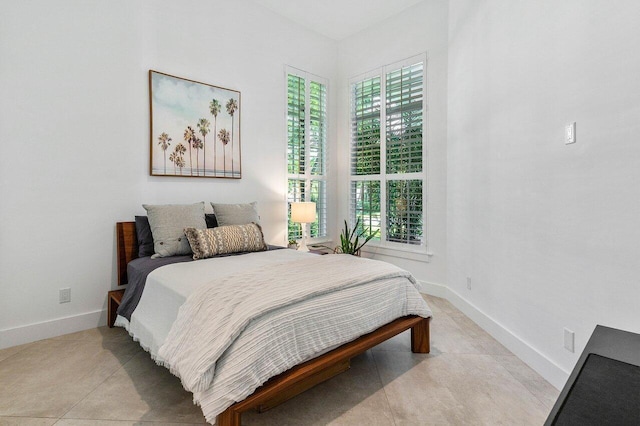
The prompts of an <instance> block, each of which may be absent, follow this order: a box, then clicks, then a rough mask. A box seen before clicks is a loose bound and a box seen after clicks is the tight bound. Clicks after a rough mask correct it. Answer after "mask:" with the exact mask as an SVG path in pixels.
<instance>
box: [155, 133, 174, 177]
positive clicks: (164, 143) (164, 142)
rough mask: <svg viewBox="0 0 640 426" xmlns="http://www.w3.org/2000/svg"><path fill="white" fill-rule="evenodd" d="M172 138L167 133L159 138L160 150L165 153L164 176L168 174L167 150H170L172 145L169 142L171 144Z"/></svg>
mask: <svg viewBox="0 0 640 426" xmlns="http://www.w3.org/2000/svg"><path fill="white" fill-rule="evenodd" d="M171 140H172V139H171V138H170V137H169V135H168V134H166V133H164V132H163V133H162V134H161V135H160V136H159V137H158V145H160V149H162V150H163V151H164V174H165V175H166V174H167V148H169V145H171V144H170V143H169V142H171Z"/></svg>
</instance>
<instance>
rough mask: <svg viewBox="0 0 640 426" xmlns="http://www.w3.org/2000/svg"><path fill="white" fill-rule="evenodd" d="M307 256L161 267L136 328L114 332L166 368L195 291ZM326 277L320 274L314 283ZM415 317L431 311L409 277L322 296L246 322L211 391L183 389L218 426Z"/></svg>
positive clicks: (280, 254) (273, 254) (218, 361)
mask: <svg viewBox="0 0 640 426" xmlns="http://www.w3.org/2000/svg"><path fill="white" fill-rule="evenodd" d="M309 256H314V257H317V255H310V254H303V253H300V252H297V251H294V250H274V251H267V252H258V253H252V254H248V255H243V256H237V257H226V258H215V259H206V260H199V261H197V262H188V263H178V264H172V265H167V266H164V267H162V268H159V269H156V270H155V271H153V272H152V273H151V274H149V276H148V278H147V283H146V286H145V290H144V292H143V295H142V298H141V300H140V303H139V304H138V307H137V308H136V310H135V312H134V313H133V315H132V317H131V323H128V322H127V321H126V319H124V318H122V317H118V319H117V321H116V325H121V326H124V327H125V328H127V330H128V331H129V333H130V334H131V335H132V336H133V337H134V339H136V340H139V341H140V344H141V345H142V346H143V347H144V348H145V349H146V350H148V351H149V352H150V353H151V356H152V357H153V358H154V359H156V360H157V361H158V362H160V363H162V364H166V362H165V361H166V360H164V359H162V357H160V356H159V353H161V352H163V345H165V344H167V347H169V346H172V351H173V352H175V349H176V348H177V347H179V346H180V345H179V344H177V343H176V342H175V339H173V340H171V341H169V342H167V336H168V335H169V334H170V332H171V328H172V326H174V322H175V320H176V318H177V317H178V312H179V310H180V307H181V306H182V305H183V304H184V303H185V301H186V300H187V298H188V297H189V295H191V294H192V293H194V292H197V291H198V289H200V293H202V291H203V290H202V288H203V286H205V285H206V284H207V283H209V282H211V281H212V280H222V281H228V278H225V277H228V276H229V275H234V274H236V275H237V274H246V273H247V272H248V271H250V270H251V269H262V268H263V267H264V266H266V265H286V266H280V267H279V268H280V269H281V272H282V268H287V266H288V265H289V264H290V265H291V266H292V271H293V270H294V269H295V268H294V267H293V264H291V262H296V261H299V260H303V259H308V258H309ZM368 262H372V261H368ZM304 263H305V261H302V262H300V265H302V264H304ZM306 263H309V262H306ZM368 265H373V264H368ZM326 272H327V271H324V272H323V271H318V273H317V274H316V276H318V275H322V274H325V275H326ZM261 273H262V272H261ZM292 273H293V272H292ZM300 281H301V282H303V280H300ZM308 281H309V282H310V281H313V280H308ZM220 309H222V307H220ZM410 314H416V315H421V316H423V317H428V316H431V311H430V310H429V308H428V306H427V305H426V303H425V302H424V300H423V299H422V297H421V296H420V294H419V293H418V291H417V290H416V288H415V286H414V284H413V282H412V279H410V278H407V277H402V276H400V277H398V276H396V277H391V278H385V279H378V280H374V281H371V282H368V283H364V284H361V285H354V286H351V287H347V288H344V289H341V290H340V291H336V292H329V293H323V294H319V295H317V296H315V297H311V298H308V299H304V300H301V301H298V302H296V303H294V304H292V305H288V306H284V307H282V308H279V309H275V310H271V311H268V312H266V313H264V314H263V315H261V316H259V317H258V318H256V319H255V320H252V321H251V322H249V323H248V325H246V328H244V330H243V331H242V333H241V334H240V335H239V336H238V337H237V338H236V339H235V340H233V341H232V343H231V344H230V346H228V345H227V346H228V347H226V346H225V347H226V350H224V352H222V354H221V355H220V356H219V357H216V358H215V374H214V375H213V381H212V383H211V384H210V386H209V384H208V383H207V386H208V387H206V389H204V390H202V391H198V388H197V387H195V386H189V384H186V386H185V388H187V389H188V390H195V392H194V401H195V402H196V403H197V404H199V405H200V406H201V407H202V410H203V412H204V414H205V417H206V419H207V421H209V422H212V423H213V422H214V421H215V417H216V416H217V415H218V414H219V413H220V412H222V411H224V409H226V408H227V407H228V406H230V405H232V404H233V403H234V402H236V401H240V400H242V399H244V398H245V397H247V396H248V395H250V394H251V393H253V391H254V390H255V389H256V388H257V387H259V386H260V385H261V384H262V383H264V382H265V381H266V380H267V379H268V378H270V377H272V376H274V375H277V374H279V373H281V372H283V371H286V370H288V369H289V368H291V367H292V366H294V365H297V364H299V363H301V362H304V361H306V360H308V359H311V358H314V357H316V356H318V355H320V354H322V353H325V352H327V351H329V350H331V349H333V348H335V347H337V346H339V345H341V344H344V343H346V342H348V341H351V340H353V339H355V338H356V337H358V336H360V335H362V334H365V333H368V332H370V331H373V330H375V329H376V328H378V327H380V326H382V325H384V324H386V323H388V322H390V321H392V320H393V319H395V318H399V317H402V316H405V315H410ZM212 327H215V325H213V324H212ZM173 334H175V332H173ZM174 337H175V336H174ZM193 342H194V341H192V343H193ZM196 343H197V342H196ZM190 346H198V345H197V344H195V345H194V344H191V345H190ZM164 349H165V352H172V351H167V350H166V347H165V348H164ZM179 349H180V350H188V349H185V348H183V347H180V348H179ZM174 373H177V371H174ZM184 382H185V381H184V380H183V384H185V383H184Z"/></svg>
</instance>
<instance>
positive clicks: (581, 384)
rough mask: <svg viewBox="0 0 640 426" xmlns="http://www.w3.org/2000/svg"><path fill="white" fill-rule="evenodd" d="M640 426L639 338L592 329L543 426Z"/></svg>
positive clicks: (623, 332)
mask: <svg viewBox="0 0 640 426" xmlns="http://www.w3.org/2000/svg"><path fill="white" fill-rule="evenodd" d="M605 424H607V425H616V426H618V425H619V426H626V425H633V426H637V425H639V424H640V334H636V333H631V332H628V331H623V330H618V329H615V328H610V327H605V326H602V325H598V326H596V328H595V330H594V331H593V334H592V335H591V338H590V339H589V341H588V342H587V345H586V346H585V348H584V351H582V355H580V359H579V360H578V362H577V363H576V366H575V367H574V369H573V371H572V372H571V375H570V376H569V379H568V380H567V383H566V384H565V385H564V388H563V389H562V392H560V395H559V396H558V400H557V401H556V403H555V405H554V406H553V408H552V409H551V412H550V413H549V417H548V418H547V421H546V422H545V426H563V425H580V426H592V425H593V426H596V425H598V426H599V425H605Z"/></svg>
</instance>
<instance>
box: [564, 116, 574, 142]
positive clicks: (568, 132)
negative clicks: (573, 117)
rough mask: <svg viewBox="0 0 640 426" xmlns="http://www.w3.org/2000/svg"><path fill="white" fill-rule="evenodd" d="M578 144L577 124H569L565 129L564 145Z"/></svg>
mask: <svg viewBox="0 0 640 426" xmlns="http://www.w3.org/2000/svg"><path fill="white" fill-rule="evenodd" d="M575 142H576V122H575V121H574V122H572V123H569V124H567V125H566V126H565V127H564V143H565V144H567V145H568V144H570V143H575Z"/></svg>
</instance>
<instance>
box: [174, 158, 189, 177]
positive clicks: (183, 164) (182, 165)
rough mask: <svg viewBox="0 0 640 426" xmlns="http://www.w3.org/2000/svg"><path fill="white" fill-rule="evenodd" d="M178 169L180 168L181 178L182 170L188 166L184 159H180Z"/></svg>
mask: <svg viewBox="0 0 640 426" xmlns="http://www.w3.org/2000/svg"><path fill="white" fill-rule="evenodd" d="M176 164H178V167H180V176H182V168H183V167H184V166H186V165H187V164H186V163H185V162H184V157H178V160H177V163H176Z"/></svg>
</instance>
